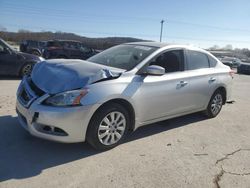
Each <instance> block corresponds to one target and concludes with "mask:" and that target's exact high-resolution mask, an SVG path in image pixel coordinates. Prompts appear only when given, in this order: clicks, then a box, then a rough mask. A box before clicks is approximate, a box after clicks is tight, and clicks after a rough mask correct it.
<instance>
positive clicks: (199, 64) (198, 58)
mask: <svg viewBox="0 0 250 188" xmlns="http://www.w3.org/2000/svg"><path fill="white" fill-rule="evenodd" d="M187 56H188V70H195V69H202V68H209V61H208V57H207V55H206V54H204V53H201V52H197V51H192V50H188V53H187Z"/></svg>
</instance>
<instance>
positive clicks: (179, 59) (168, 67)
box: [150, 50, 184, 73]
mask: <svg viewBox="0 0 250 188" xmlns="http://www.w3.org/2000/svg"><path fill="white" fill-rule="evenodd" d="M150 65H158V66H161V67H163V68H165V72H166V73H169V72H177V71H183V69H184V53H183V50H172V51H168V52H165V53H163V54H161V55H160V56H158V57H156V58H155V59H154V60H152V62H151V63H150Z"/></svg>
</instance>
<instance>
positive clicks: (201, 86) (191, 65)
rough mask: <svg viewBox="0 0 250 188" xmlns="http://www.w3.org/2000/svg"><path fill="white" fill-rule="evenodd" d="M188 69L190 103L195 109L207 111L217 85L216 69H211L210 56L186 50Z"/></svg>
mask: <svg viewBox="0 0 250 188" xmlns="http://www.w3.org/2000/svg"><path fill="white" fill-rule="evenodd" d="M186 57H187V67H186V69H187V70H186V72H187V73H188V74H189V76H188V83H189V87H190V91H191V93H190V97H189V101H190V103H192V104H193V105H194V107H195V109H197V110H199V109H205V108H206V105H207V104H208V101H209V100H210V97H211V95H212V94H211V92H212V91H214V88H215V87H216V83H217V77H216V74H214V73H213V72H214V69H211V68H210V66H211V65H210V62H209V58H208V55H207V54H205V53H203V52H199V51H194V50H186Z"/></svg>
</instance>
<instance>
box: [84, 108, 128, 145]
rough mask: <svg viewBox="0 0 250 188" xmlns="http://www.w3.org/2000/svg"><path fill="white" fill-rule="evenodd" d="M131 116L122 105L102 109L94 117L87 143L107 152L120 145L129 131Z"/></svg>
mask: <svg viewBox="0 0 250 188" xmlns="http://www.w3.org/2000/svg"><path fill="white" fill-rule="evenodd" d="M128 122H129V114H128V112H127V110H126V109H125V108H124V107H123V106H122V105H120V104H117V103H110V104H107V105H105V106H103V107H101V108H100V109H99V110H98V111H97V112H96V113H95V114H94V116H93V117H92V119H91V121H90V124H89V127H88V131H87V141H88V142H89V143H90V144H91V145H92V146H93V147H94V148H96V149H97V150H107V149H111V148H114V147H115V146H117V145H118V144H120V143H121V142H122V141H123V139H124V138H125V136H126V134H127V130H128Z"/></svg>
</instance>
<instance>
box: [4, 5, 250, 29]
mask: <svg viewBox="0 0 250 188" xmlns="http://www.w3.org/2000/svg"><path fill="white" fill-rule="evenodd" d="M8 4H9V5H11V4H10V3H7V6H6V5H4V6H2V8H3V10H4V9H5V10H7V12H5V13H10V12H9V11H11V10H12V11H15V13H21V14H29V13H31V14H33V15H36V16H53V17H58V18H62V17H63V18H70V17H72V16H73V15H79V14H81V12H79V13H77V12H75V11H70V10H59V9H51V8H49V9H47V8H46V9H42V8H40V7H32V6H28V7H27V6H23V5H21V6H20V5H18V6H20V7H21V9H20V8H17V7H11V6H8ZM14 5H15V6H16V4H14ZM12 6H13V4H12ZM25 9H26V10H25ZM42 10H46V11H48V10H50V11H53V12H49V13H47V14H45V15H43V14H41V13H40V12H42ZM1 12H4V11H1ZM65 13H69V14H70V15H67V14H65ZM93 16H94V17H98V18H104V17H110V18H111V17H112V18H113V19H114V17H115V18H119V21H112V20H107V19H104V20H103V21H102V22H110V23H126V24H133V23H134V24H135V23H138V22H135V21H134V22H131V21H130V22H128V21H126V22H124V21H123V20H121V18H122V19H133V20H141V21H147V22H156V21H157V20H159V19H158V18H152V17H150V18H149V17H130V16H119V15H105V14H87V13H84V14H81V17H85V18H89V19H90V18H93ZM72 19H74V20H76V19H75V17H72ZM77 20H80V19H79V18H77ZM167 20H168V23H169V24H179V25H189V26H194V27H203V28H209V29H215V30H223V31H238V32H247V33H250V30H248V29H243V28H242V29H235V28H228V27H220V26H214V25H206V24H200V23H192V22H185V21H179V20H172V19H167ZM84 21H88V20H84ZM91 22H93V21H91ZM95 22H98V21H96V20H95ZM99 23H100V22H99Z"/></svg>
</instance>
